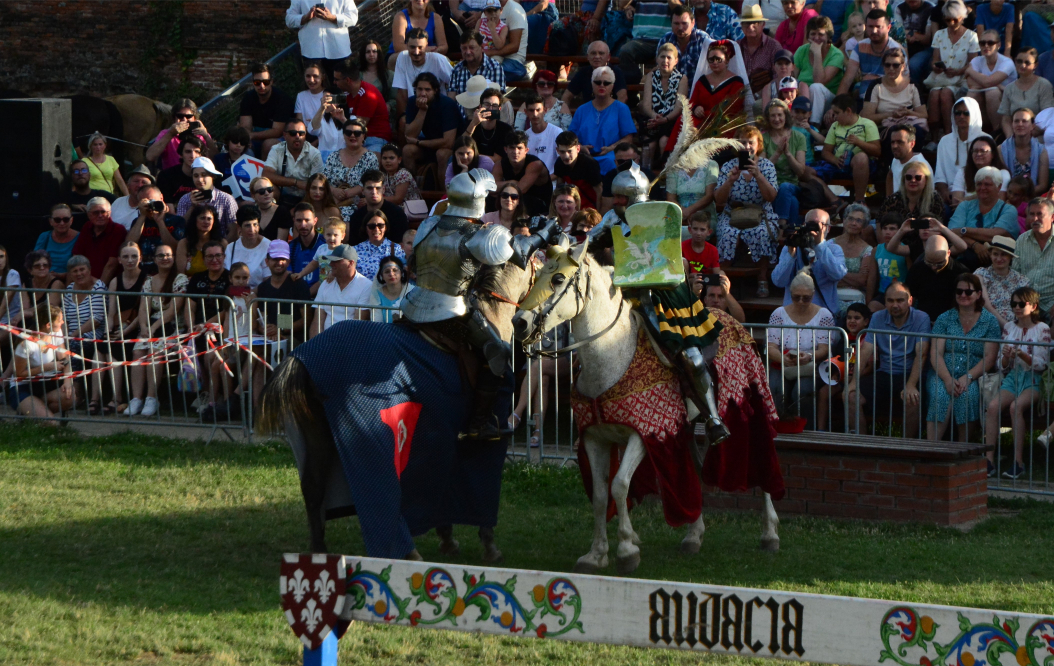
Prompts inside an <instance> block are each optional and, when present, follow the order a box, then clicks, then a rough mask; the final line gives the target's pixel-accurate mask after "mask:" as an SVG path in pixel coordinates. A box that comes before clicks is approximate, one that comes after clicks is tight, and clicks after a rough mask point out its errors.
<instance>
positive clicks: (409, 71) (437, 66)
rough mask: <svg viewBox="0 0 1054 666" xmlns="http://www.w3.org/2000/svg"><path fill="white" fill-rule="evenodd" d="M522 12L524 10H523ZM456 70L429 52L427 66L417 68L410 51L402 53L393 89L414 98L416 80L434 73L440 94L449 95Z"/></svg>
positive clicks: (441, 58)
mask: <svg viewBox="0 0 1054 666" xmlns="http://www.w3.org/2000/svg"><path fill="white" fill-rule="evenodd" d="M521 11H522V10H521ZM453 71H454V68H453V67H451V66H450V61H449V60H447V59H446V56H445V55H441V54H439V53H435V52H433V51H429V52H428V53H425V64H423V65H421V66H420V67H417V66H416V65H414V64H413V62H411V61H410V53H409V51H402V52H401V53H399V57H398V58H396V59H395V77H394V78H393V79H392V88H400V89H402V90H406V91H407V95H408V96H410V97H413V92H412V91H413V89H414V79H416V78H417V75H418V74H421V73H423V72H432V73H433V74H435V75H436V78H437V79H439V88H440V90H439V92H440V93H441V94H443V95H445V94H446V93H447V89H448V87H449V85H450V73H451V72H453Z"/></svg>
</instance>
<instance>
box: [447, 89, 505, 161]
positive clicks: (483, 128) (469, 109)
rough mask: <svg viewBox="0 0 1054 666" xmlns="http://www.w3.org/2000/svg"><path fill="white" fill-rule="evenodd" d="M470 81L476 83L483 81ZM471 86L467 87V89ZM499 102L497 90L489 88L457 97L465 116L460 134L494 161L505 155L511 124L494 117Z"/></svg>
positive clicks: (496, 114)
mask: <svg viewBox="0 0 1054 666" xmlns="http://www.w3.org/2000/svg"><path fill="white" fill-rule="evenodd" d="M471 83H474V84H477V85H480V84H485V83H486V82H481V81H474V82H471ZM473 87H475V86H473V85H470V86H469V88H470V89H471V88H473ZM477 90H478V88H477ZM502 101H503V100H502V94H501V91H500V90H498V89H497V88H489V87H488V88H486V89H484V90H483V92H481V93H479V94H473V93H472V92H465V93H462V94H460V95H458V96H457V102H458V104H460V105H461V107H462V109H464V110H465V112H466V113H467V115H468V117H469V123H468V126H467V127H466V128H465V132H464V133H465V134H466V135H468V136H471V137H472V138H473V139H474V140H475V142H476V145H477V146H478V147H479V153H480V154H481V155H486V156H487V157H489V158H491V159H492V160H493V161H494V162H495V163H498V162H499V161H500V160H501V158H502V157H503V156H504V155H505V145H506V144H507V143H508V141H509V135H510V134H511V133H512V126H511V125H509V124H508V123H506V122H504V121H502V120H499V119H498V118H499V115H500V114H499V110H500V109H501V105H502Z"/></svg>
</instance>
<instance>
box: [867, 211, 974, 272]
mask: <svg viewBox="0 0 1054 666" xmlns="http://www.w3.org/2000/svg"><path fill="white" fill-rule="evenodd" d="M890 216H892V217H895V218H896V219H897V220H901V219H904V218H902V217H901V216H900V215H898V214H897V213H895V212H894V213H885V214H883V218H886V217H890ZM916 224H917V225H918V226H919V227H921V228H920V229H917V230H916V229H914V226H915V225H916ZM927 225H928V226H927ZM899 227H900V228H899V229H898V230H897V232H896V233H894V234H893V236H892V237H891V238H890V239H889V240H888V241H886V250H888V251H889V252H890V253H891V254H894V255H897V256H900V257H905V258H906V259H907V260H908V264H909V266H913V265H915V264H916V263H921V262H922V261H923V258H922V255H923V254H925V252H926V249H925V244H926V241H928V240H929V239H930V238H932V237H933V236H940V237H942V238H944V240H945V242H946V243H947V244H948V247H949V249H950V251H951V255H952V256H953V257H954V256H958V255H961V254H962V253H963V252H966V251H967V250H968V249H970V246H969V245H968V244H967V242H966V240H964V239H963V237H962V236H961V235H960V234H959V233H958V232H956V231H952V230H951V229H949V228H948V227H946V226H944V225H943V224H941V221H940V220H938V219H937V218H936V217H932V216H928V215H923V216H922V217H918V218H907V219H904V222H903V223H902V224H899ZM903 275H907V273H904V274H903Z"/></svg>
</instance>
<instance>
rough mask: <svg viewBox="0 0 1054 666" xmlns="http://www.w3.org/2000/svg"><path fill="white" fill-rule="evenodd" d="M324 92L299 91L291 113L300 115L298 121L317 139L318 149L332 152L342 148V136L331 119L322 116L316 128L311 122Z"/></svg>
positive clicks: (320, 103) (320, 104)
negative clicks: (301, 121) (302, 122)
mask: <svg viewBox="0 0 1054 666" xmlns="http://www.w3.org/2000/svg"><path fill="white" fill-rule="evenodd" d="M325 94H326V91H325V90H320V91H319V92H318V93H313V92H311V91H310V90H301V91H300V92H299V93H297V95H296V106H295V107H293V111H294V112H295V113H297V114H299V115H300V119H301V120H303V121H304V124H306V125H307V131H308V132H309V133H310V134H313V135H314V136H317V137H318V149H319V150H320V151H323V152H333V151H334V150H340V149H341V148H343V147H344V134H343V132H342V131H341V129H340V128H339V127H337V123H335V122H334V121H333V119H332V118H330V119H329V120H326V116H325V115H324V114H323V115H322V117H320V118H319V119H318V123H319V125H318V127H316V126H315V125H313V124H312V122H311V120H312V118H314V117H315V114H316V113H318V110H319V108H320V107H321V106H322V96H323V95H325Z"/></svg>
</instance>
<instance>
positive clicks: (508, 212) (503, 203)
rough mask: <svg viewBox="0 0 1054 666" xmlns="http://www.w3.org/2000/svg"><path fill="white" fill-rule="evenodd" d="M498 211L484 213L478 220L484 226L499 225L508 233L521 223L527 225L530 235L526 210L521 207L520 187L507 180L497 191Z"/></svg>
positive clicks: (514, 182)
mask: <svg viewBox="0 0 1054 666" xmlns="http://www.w3.org/2000/svg"><path fill="white" fill-rule="evenodd" d="M497 195H498V210H496V211H492V212H490V213H484V214H483V216H482V217H481V218H479V221H480V223H482V224H483V225H484V226H486V225H489V224H500V225H501V226H503V227H505V228H506V229H509V230H510V231H511V230H513V229H514V228H515V225H516V223H518V222H521V221H522V222H523V223H524V224H526V225H527V227H528V231H527V233H530V221H529V217H528V215H527V210H526V209H525V208H524V206H523V197H522V196H521V194H520V186H519V185H517V184H516V181H514V180H507V181H505V183H504V184H503V185H502V186H501V187H499V188H498V189H497Z"/></svg>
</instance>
